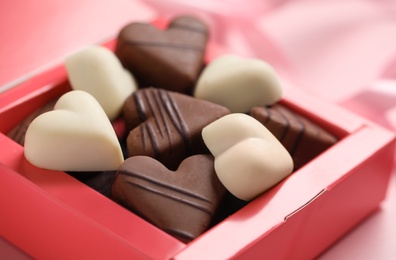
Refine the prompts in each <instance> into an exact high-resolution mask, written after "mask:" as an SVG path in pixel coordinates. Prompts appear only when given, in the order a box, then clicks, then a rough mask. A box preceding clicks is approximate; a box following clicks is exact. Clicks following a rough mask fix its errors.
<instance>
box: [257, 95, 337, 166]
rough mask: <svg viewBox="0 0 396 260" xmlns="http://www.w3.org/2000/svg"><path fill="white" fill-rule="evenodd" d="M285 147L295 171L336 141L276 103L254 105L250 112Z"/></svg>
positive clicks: (325, 132) (309, 122) (333, 137)
mask: <svg viewBox="0 0 396 260" xmlns="http://www.w3.org/2000/svg"><path fill="white" fill-rule="evenodd" d="M249 114H250V115H251V116H252V117H254V118H255V119H257V120H258V121H260V122H261V123H262V124H263V125H264V126H265V127H267V128H268V130H270V131H271V132H272V134H273V135H274V136H275V137H276V138H277V139H278V140H279V141H280V142H281V143H282V144H283V145H284V146H285V148H286V149H287V151H288V152H289V153H290V155H291V156H292V158H293V162H294V169H295V170H297V169H299V168H300V167H301V166H303V165H304V164H306V163H307V162H309V161H310V160H312V159H313V158H315V157H316V156H317V155H319V154H320V153H322V152H323V151H325V150H326V149H328V148H329V147H330V146H332V145H333V144H335V143H336V142H337V140H338V139H337V138H336V137H335V136H333V135H332V134H331V133H329V132H327V131H326V130H324V129H323V128H322V127H320V126H318V125H317V124H315V123H314V122H312V121H310V120H308V119H307V118H305V117H303V116H302V115H299V114H297V113H295V112H293V111H292V110H290V109H289V108H287V107H286V106H284V105H282V104H280V103H277V104H275V105H273V106H271V107H265V106H257V107H254V108H252V109H251V111H250V113H249Z"/></svg>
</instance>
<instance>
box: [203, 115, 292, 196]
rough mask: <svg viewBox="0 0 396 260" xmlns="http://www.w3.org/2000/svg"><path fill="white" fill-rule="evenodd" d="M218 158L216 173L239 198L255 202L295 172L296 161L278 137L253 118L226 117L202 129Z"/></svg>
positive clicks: (242, 116)
mask: <svg viewBox="0 0 396 260" xmlns="http://www.w3.org/2000/svg"><path fill="white" fill-rule="evenodd" d="M202 136H203V139H204V141H205V144H206V145H207V146H208V148H209V150H210V151H211V153H212V154H213V155H214V156H215V170H216V174H217V176H218V177H219V179H220V181H221V182H222V183H223V185H224V186H225V187H226V188H227V189H228V190H229V191H230V192H231V193H232V194H233V195H234V196H235V197H237V198H239V199H241V200H245V201H249V200H252V199H253V198H255V197H257V196H258V195H260V194H261V193H263V192H265V191H266V190H268V189H269V188H271V187H272V186H274V185H275V184H276V183H278V182H279V181H281V180H282V179H283V178H285V177H286V176H287V175H289V174H290V173H291V172H292V170H293V160H292V158H291V156H290V154H289V153H288V152H287V150H286V149H285V148H284V147H283V146H282V144H281V143H280V142H279V141H278V140H277V139H276V137H275V136H274V135H273V134H272V133H271V132H270V131H269V130H268V129H267V128H265V127H264V126H263V125H262V124H261V123H260V122H258V121H257V120H256V119H254V118H253V117H251V116H248V115H246V114H240V113H233V114H230V115H226V116H224V117H222V118H220V119H218V120H216V121H214V122H213V123H211V124H209V125H208V126H206V127H205V128H204V129H203V130H202Z"/></svg>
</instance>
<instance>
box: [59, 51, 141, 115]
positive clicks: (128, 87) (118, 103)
mask: <svg viewBox="0 0 396 260" xmlns="http://www.w3.org/2000/svg"><path fill="white" fill-rule="evenodd" d="M65 66H66V70H67V74H68V77H69V81H70V84H71V87H72V89H75V90H84V91H86V92H88V93H90V94H91V95H92V96H94V97H95V98H96V100H98V102H99V104H100V105H101V106H102V108H103V109H104V111H105V112H106V114H107V116H108V118H109V119H110V120H113V119H115V118H116V117H117V116H119V115H120V113H121V111H122V107H123V105H124V102H125V100H126V99H127V97H128V96H129V95H131V94H132V92H134V91H135V90H136V89H137V85H136V82H135V79H134V78H133V76H132V75H131V73H130V72H129V71H127V70H125V69H124V68H123V66H122V64H121V62H120V61H119V59H118V58H117V56H116V55H115V54H114V53H113V52H111V51H110V50H109V49H107V48H105V47H102V46H92V47H88V48H86V49H84V50H81V51H79V52H77V53H75V54H73V55H71V56H69V57H68V58H67V59H66V61H65Z"/></svg>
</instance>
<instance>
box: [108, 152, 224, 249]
mask: <svg viewBox="0 0 396 260" xmlns="http://www.w3.org/2000/svg"><path fill="white" fill-rule="evenodd" d="M213 163H214V159H213V156H211V155H202V154H200V155H194V156H191V157H188V158H187V159H185V160H184V161H183V162H182V163H181V164H180V167H179V168H178V169H177V171H170V170H168V169H167V168H166V167H165V166H164V165H162V164H161V163H160V162H158V161H157V160H155V159H152V158H150V157H147V156H134V157H130V158H128V159H127V160H126V161H125V162H124V163H123V164H122V166H121V167H120V169H119V170H118V172H117V174H116V178H115V181H114V184H113V186H112V190H111V197H112V199H114V200H115V201H117V202H118V203H120V204H121V205H123V206H125V207H126V208H128V209H130V210H131V211H133V212H135V213H136V214H138V215H140V216H141V217H143V218H144V219H146V220H148V221H149V222H150V223H152V224H154V225H155V226H157V227H159V228H161V229H162V230H164V231H165V232H167V233H169V234H171V235H173V236H175V237H176V238H178V239H180V240H181V241H183V242H189V241H191V240H193V239H194V238H196V237H197V236H199V235H200V234H202V233H203V232H205V231H206V229H207V228H208V227H209V225H210V223H211V222H212V219H213V217H214V215H215V213H216V211H217V208H218V206H219V203H220V201H221V200H222V199H223V196H224V194H225V188H224V186H223V185H222V184H221V182H220V181H219V179H218V178H217V175H216V174H215V171H214V166H213Z"/></svg>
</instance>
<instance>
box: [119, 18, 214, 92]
mask: <svg viewBox="0 0 396 260" xmlns="http://www.w3.org/2000/svg"><path fill="white" fill-rule="evenodd" d="M207 39H208V28H207V26H206V25H205V24H204V23H203V22H202V21H200V20H198V19H197V18H195V17H189V16H180V17H177V18H175V19H173V20H172V21H171V23H170V24H169V27H168V28H167V29H166V30H160V29H158V28H156V27H154V26H153V25H151V24H145V23H131V24H129V25H127V26H126V27H124V28H123V29H122V30H121V31H120V34H119V36H118V42H117V46H116V50H115V53H116V55H117V56H118V57H119V59H120V60H121V62H122V64H123V65H124V67H126V68H127V69H128V70H130V71H131V73H132V74H133V75H134V76H135V78H136V79H137V81H138V83H139V86H140V87H158V88H164V89H168V90H173V91H177V92H182V93H191V90H192V88H193V86H194V84H195V81H196V79H197V78H198V75H199V73H200V72H201V69H202V67H203V59H204V55H205V48H206V44H207Z"/></svg>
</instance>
